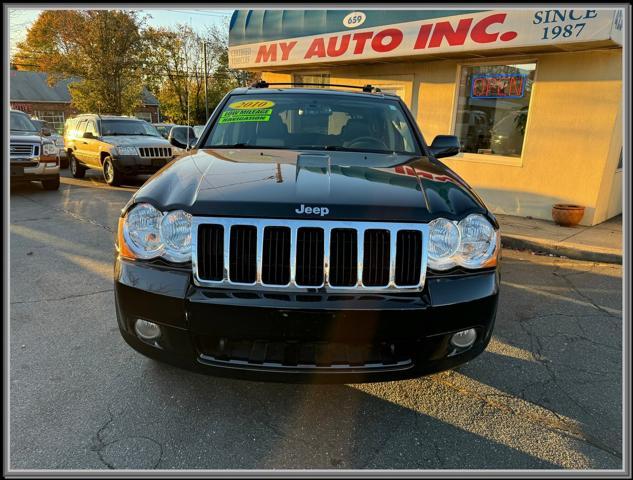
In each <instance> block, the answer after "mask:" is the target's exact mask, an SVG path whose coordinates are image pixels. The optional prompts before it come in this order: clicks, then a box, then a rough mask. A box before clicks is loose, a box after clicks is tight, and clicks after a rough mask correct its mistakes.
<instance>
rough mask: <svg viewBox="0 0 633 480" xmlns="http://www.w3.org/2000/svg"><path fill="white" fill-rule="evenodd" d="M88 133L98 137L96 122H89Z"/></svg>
mask: <svg viewBox="0 0 633 480" xmlns="http://www.w3.org/2000/svg"><path fill="white" fill-rule="evenodd" d="M86 132H90V133H92V135H93V136H95V137H96V136H97V127H95V122H92V121H90V122H88V124H87V125H86Z"/></svg>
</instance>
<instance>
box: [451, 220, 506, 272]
mask: <svg viewBox="0 0 633 480" xmlns="http://www.w3.org/2000/svg"><path fill="white" fill-rule="evenodd" d="M458 227H459V231H460V233H461V237H462V241H461V243H460V245H459V252H458V257H459V259H458V263H459V264H460V265H462V266H464V267H466V268H481V267H483V266H484V265H485V264H486V262H487V261H488V260H490V259H491V258H492V256H493V255H494V253H495V250H496V248H497V233H496V232H495V229H494V228H493V226H492V225H491V224H490V222H489V221H488V220H486V218H485V217H484V216H483V215H477V214H473V215H468V216H467V217H466V218H464V219H463V220H461V221H460V222H459V224H458Z"/></svg>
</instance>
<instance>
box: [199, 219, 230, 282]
mask: <svg viewBox="0 0 633 480" xmlns="http://www.w3.org/2000/svg"><path fill="white" fill-rule="evenodd" d="M198 244H199V245H200V264H199V265H200V269H199V271H198V273H199V274H200V278H204V279H205V280H215V281H220V280H222V278H223V277H224V227H222V225H202V226H201V227H200V228H199V229H198Z"/></svg>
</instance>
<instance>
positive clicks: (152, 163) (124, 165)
mask: <svg viewBox="0 0 633 480" xmlns="http://www.w3.org/2000/svg"><path fill="white" fill-rule="evenodd" d="M112 159H113V160H114V165H115V167H116V168H117V169H118V170H119V171H120V172H121V173H123V174H124V175H144V174H152V173H156V172H158V171H159V170H160V169H161V168H163V167H164V166H165V165H167V164H168V163H169V162H171V161H172V159H171V158H144V157H141V156H138V155H115V156H114V157H113V158H112Z"/></svg>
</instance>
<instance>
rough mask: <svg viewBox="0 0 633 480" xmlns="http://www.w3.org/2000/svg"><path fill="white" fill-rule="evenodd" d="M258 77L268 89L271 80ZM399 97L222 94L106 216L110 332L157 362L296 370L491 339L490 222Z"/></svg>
mask: <svg viewBox="0 0 633 480" xmlns="http://www.w3.org/2000/svg"><path fill="white" fill-rule="evenodd" d="M266 87H269V88H266ZM458 151H459V142H458V140H457V139H456V138H455V137H451V136H438V137H436V138H435V140H434V141H433V143H432V145H431V146H430V147H429V146H427V145H426V144H425V142H424V139H423V137H422V134H421V133H420V131H419V130H418V128H417V126H416V123H415V120H414V119H413V117H412V115H411V113H410V112H409V110H408V109H407V107H406V106H405V105H404V104H403V102H402V101H401V100H400V99H399V98H398V97H396V96H391V95H387V94H382V93H379V92H378V91H377V90H376V89H372V88H371V87H369V86H368V87H365V88H364V89H363V91H362V92H358V93H355V92H348V91H334V90H328V89H306V88H270V86H269V85H268V84H265V83H264V84H259V85H257V86H256V87H252V88H239V89H236V90H233V91H232V92H230V93H229V94H228V95H227V96H226V97H225V98H224V99H223V100H222V102H221V104H220V105H219V106H218V108H216V110H215V111H214V113H213V115H212V116H211V118H210V119H209V122H208V123H207V126H206V128H205V130H204V132H203V134H202V135H201V137H200V139H199V140H198V143H197V145H196V146H195V149H194V150H193V151H192V152H191V153H190V154H189V155H187V156H185V157H183V158H181V159H178V160H176V161H174V162H172V163H170V164H169V165H167V166H166V167H164V168H163V169H162V170H161V171H159V172H158V173H157V174H155V175H154V177H153V178H151V179H150V180H149V181H148V182H147V183H145V185H143V187H141V188H140V189H139V190H138V192H137V193H136V194H135V195H134V196H133V198H132V199H131V200H130V202H129V203H128V204H127V205H126V206H125V208H124V209H123V211H122V213H121V217H120V219H119V231H118V237H117V242H116V243H117V255H116V260H115V266H114V277H115V287H116V288H115V296H116V309H117V318H118V322H119V327H120V330H121V333H122V335H123V338H124V339H125V340H126V341H127V343H129V344H130V345H131V346H132V347H133V348H135V349H136V350H138V351H139V352H141V353H143V354H145V355H147V356H149V357H153V358H157V359H161V360H165V361H167V362H170V363H173V364H177V365H180V366H185V367H188V368H193V369H196V370H198V371H206V372H210V373H214V374H219V375H231V376H239V377H248V378H254V379H259V380H286V381H293V382H304V381H307V382H319V381H325V382H358V381H378V380H389V379H400V378H408V377H414V376H419V375H423V374H428V373H431V372H436V371H439V370H444V369H447V368H451V367H453V366H456V365H458V364H461V363H464V362H466V361H468V360H470V359H472V358H473V357H475V356H476V355H478V354H479V353H481V352H482V351H483V350H484V349H485V348H486V345H487V344H488V342H489V340H490V337H491V334H492V328H493V324H494V319H495V314H496V307H497V297H498V291H499V273H498V270H497V267H498V259H499V252H500V245H499V243H500V241H499V227H498V224H497V222H496V220H495V218H494V216H493V215H492V214H491V213H490V212H489V211H488V210H487V208H486V207H485V205H484V204H483V202H482V201H481V199H479V197H477V195H476V194H475V193H474V192H473V191H472V190H471V189H470V187H468V185H466V184H465V182H464V181H463V180H462V179H461V178H459V177H458V176H457V175H456V174H455V173H454V172H452V171H451V170H450V169H449V168H447V167H446V166H445V165H443V164H442V163H441V162H439V161H438V160H437V158H438V157H445V156H450V155H454V154H456V153H457V152H458Z"/></svg>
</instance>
